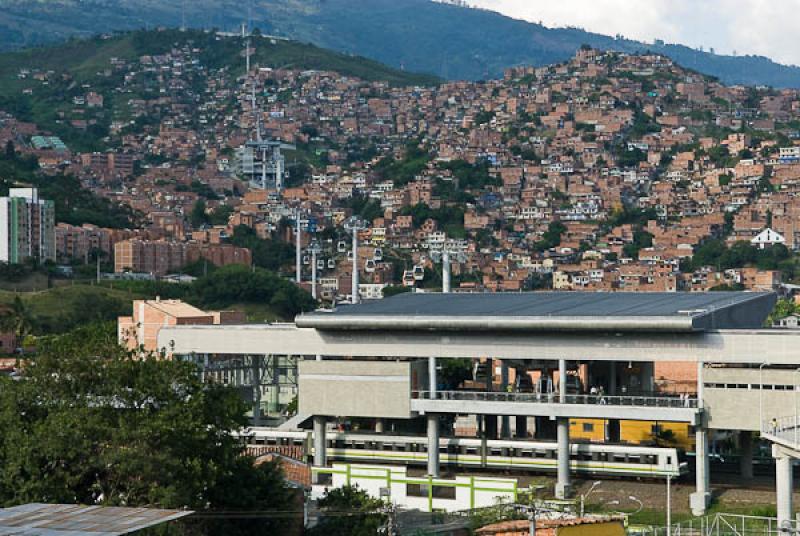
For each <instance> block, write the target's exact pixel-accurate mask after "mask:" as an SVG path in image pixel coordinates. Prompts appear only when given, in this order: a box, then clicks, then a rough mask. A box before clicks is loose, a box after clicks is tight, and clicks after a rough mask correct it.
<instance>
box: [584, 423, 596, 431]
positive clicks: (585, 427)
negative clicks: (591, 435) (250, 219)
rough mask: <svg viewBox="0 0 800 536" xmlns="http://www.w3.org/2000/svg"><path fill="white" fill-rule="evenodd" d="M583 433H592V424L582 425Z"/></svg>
mask: <svg viewBox="0 0 800 536" xmlns="http://www.w3.org/2000/svg"><path fill="white" fill-rule="evenodd" d="M583 431H584V432H594V424H592V423H590V422H585V423H583Z"/></svg>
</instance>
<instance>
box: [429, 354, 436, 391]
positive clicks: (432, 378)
mask: <svg viewBox="0 0 800 536" xmlns="http://www.w3.org/2000/svg"><path fill="white" fill-rule="evenodd" d="M428 391H430V392H431V399H435V398H436V358H435V357H432V356H431V357H429V358H428Z"/></svg>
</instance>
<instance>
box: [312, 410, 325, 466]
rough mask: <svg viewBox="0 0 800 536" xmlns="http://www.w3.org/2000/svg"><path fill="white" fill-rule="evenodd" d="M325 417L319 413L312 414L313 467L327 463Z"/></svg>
mask: <svg viewBox="0 0 800 536" xmlns="http://www.w3.org/2000/svg"><path fill="white" fill-rule="evenodd" d="M326 423H327V419H326V418H325V417H323V416H321V415H314V467H325V466H327V465H328V453H327V451H326V447H327V443H326V441H325V425H326Z"/></svg>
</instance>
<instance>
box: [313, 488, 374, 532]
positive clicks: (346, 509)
mask: <svg viewBox="0 0 800 536" xmlns="http://www.w3.org/2000/svg"><path fill="white" fill-rule="evenodd" d="M384 506H385V504H384V503H383V501H381V500H379V499H373V498H372V497H370V496H369V495H368V494H367V492H366V491H364V490H361V489H358V487H356V486H345V487H342V488H336V489H332V490H330V491H329V492H328V493H327V494H326V495H325V497H323V498H322V499H320V500H319V507H320V509H321V510H322V516H323V517H322V520H321V521H320V522H319V524H318V525H317V526H316V527H314V528H313V529H311V530H310V531H308V534H309V535H310V536H372V535H373V534H377V533H378V529H379V528H380V527H381V526H382V525H383V524H384V523H385V522H386V516H385V515H384V514H383V513H382V510H383V508H384ZM326 512H328V513H329V515H325V513H326Z"/></svg>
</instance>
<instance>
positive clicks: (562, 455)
mask: <svg viewBox="0 0 800 536" xmlns="http://www.w3.org/2000/svg"><path fill="white" fill-rule="evenodd" d="M556 426H557V433H558V440H557V441H558V481H557V482H556V498H557V499H568V498H569V497H570V496H571V495H572V486H571V485H570V479H569V419H568V418H566V417H559V418H558V419H557V420H556Z"/></svg>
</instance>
